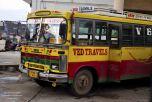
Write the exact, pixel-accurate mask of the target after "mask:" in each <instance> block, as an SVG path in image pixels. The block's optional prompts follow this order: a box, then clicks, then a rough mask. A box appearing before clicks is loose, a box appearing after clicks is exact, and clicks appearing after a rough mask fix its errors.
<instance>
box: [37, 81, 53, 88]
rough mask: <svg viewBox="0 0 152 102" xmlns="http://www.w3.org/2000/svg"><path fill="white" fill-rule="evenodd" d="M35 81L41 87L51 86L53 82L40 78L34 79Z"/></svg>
mask: <svg viewBox="0 0 152 102" xmlns="http://www.w3.org/2000/svg"><path fill="white" fill-rule="evenodd" d="M34 81H35V82H36V83H37V84H38V85H39V86H41V87H48V86H51V82H48V81H44V80H39V79H34Z"/></svg>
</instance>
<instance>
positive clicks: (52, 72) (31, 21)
mask: <svg viewBox="0 0 152 102" xmlns="http://www.w3.org/2000/svg"><path fill="white" fill-rule="evenodd" d="M136 16H137V15H136ZM145 16H146V15H142V14H141V16H140V15H138V17H137V18H136V17H135V15H133V14H129V15H127V14H124V15H121V14H114V13H108V14H105V13H104V14H102V13H100V14H98V13H97V14H88V13H80V12H59V11H50V10H40V11H36V12H32V13H30V14H29V15H28V19H27V23H28V31H27V34H26V39H27V40H26V42H24V43H23V44H22V47H21V65H20V67H19V69H20V70H21V71H22V72H23V73H26V74H27V75H28V76H29V77H31V78H33V79H34V81H35V82H36V83H38V84H39V85H41V86H44V85H45V84H46V83H51V84H52V86H56V85H58V84H69V85H70V87H71V90H72V92H73V94H74V95H79V96H84V95H86V94H88V93H89V92H90V90H91V89H92V87H93V86H94V84H95V83H101V82H108V81H114V82H120V81H122V80H128V79H136V78H143V77H148V76H149V75H150V73H151V71H152V21H151V20H150V17H151V16H148V17H145ZM146 18H147V19H146ZM148 18H149V19H148Z"/></svg>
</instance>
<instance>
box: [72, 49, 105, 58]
mask: <svg viewBox="0 0 152 102" xmlns="http://www.w3.org/2000/svg"><path fill="white" fill-rule="evenodd" d="M73 53H74V55H75V56H81V55H107V53H108V51H107V49H89V48H87V49H81V48H76V49H73Z"/></svg>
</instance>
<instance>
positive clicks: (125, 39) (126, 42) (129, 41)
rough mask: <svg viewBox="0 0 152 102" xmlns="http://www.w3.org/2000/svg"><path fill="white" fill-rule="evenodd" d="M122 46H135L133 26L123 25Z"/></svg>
mask: <svg viewBox="0 0 152 102" xmlns="http://www.w3.org/2000/svg"><path fill="white" fill-rule="evenodd" d="M122 45H123V46H132V45H133V26H132V25H131V24H123V25H122Z"/></svg>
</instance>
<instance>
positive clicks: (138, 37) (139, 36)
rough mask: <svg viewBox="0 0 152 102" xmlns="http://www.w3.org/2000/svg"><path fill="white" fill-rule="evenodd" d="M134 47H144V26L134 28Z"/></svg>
mask: <svg viewBox="0 0 152 102" xmlns="http://www.w3.org/2000/svg"><path fill="white" fill-rule="evenodd" d="M134 45H137V46H138V45H139V46H140V45H144V27H143V26H142V25H135V26H134Z"/></svg>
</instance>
